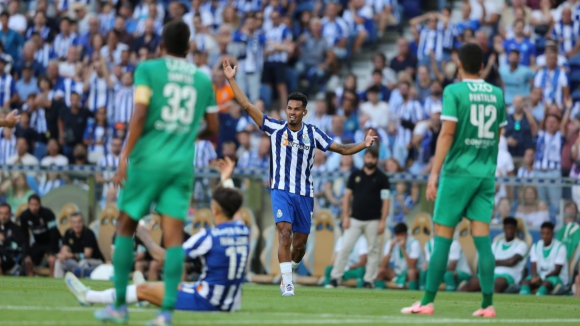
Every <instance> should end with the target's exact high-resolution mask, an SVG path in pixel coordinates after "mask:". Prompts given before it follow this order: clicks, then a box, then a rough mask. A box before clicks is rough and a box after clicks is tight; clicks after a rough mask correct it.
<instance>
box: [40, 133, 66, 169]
mask: <svg viewBox="0 0 580 326" xmlns="http://www.w3.org/2000/svg"><path fill="white" fill-rule="evenodd" d="M46 149H47V156H46V157H44V158H43V159H42V160H41V161H40V165H42V166H52V165H57V166H64V165H68V158H67V157H66V156H64V155H61V154H60V146H59V144H58V141H57V140H56V139H54V138H51V139H49V140H48V144H47V146H46Z"/></svg>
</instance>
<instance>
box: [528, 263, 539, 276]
mask: <svg viewBox="0 0 580 326" xmlns="http://www.w3.org/2000/svg"><path fill="white" fill-rule="evenodd" d="M530 272H531V273H532V278H536V277H538V270H537V268H536V263H534V262H532V266H531V268H530Z"/></svg>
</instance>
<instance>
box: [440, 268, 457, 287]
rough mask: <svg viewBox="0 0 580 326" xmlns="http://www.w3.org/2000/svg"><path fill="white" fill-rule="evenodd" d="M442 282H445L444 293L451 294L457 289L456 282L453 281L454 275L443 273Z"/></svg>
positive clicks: (448, 272)
mask: <svg viewBox="0 0 580 326" xmlns="http://www.w3.org/2000/svg"><path fill="white" fill-rule="evenodd" d="M443 280H444V281H445V291H451V292H453V291H455V290H456V289H457V281H456V280H455V274H453V272H450V271H447V272H445V276H443Z"/></svg>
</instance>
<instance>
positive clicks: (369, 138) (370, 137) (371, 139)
mask: <svg viewBox="0 0 580 326" xmlns="http://www.w3.org/2000/svg"><path fill="white" fill-rule="evenodd" d="M376 139H377V136H373V130H372V129H369V132H368V133H367V136H366V138H365V146H366V147H367V148H369V147H371V146H373V143H374V142H375V140H376Z"/></svg>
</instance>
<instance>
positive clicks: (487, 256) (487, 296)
mask: <svg viewBox="0 0 580 326" xmlns="http://www.w3.org/2000/svg"><path fill="white" fill-rule="evenodd" d="M473 243H474V244H475V248H476V249H477V254H478V255H479V262H478V264H477V267H478V269H479V282H480V284H481V293H482V294H483V300H482V302H481V308H484V309H485V308H487V307H489V306H491V305H493V283H494V281H493V271H494V269H495V257H494V256H493V252H492V251H491V238H490V237H489V236H484V237H473Z"/></svg>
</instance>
